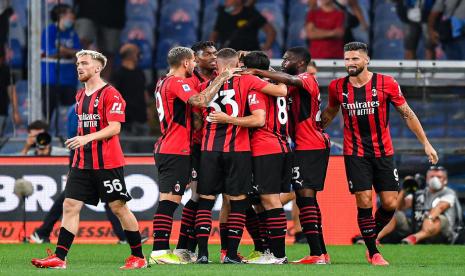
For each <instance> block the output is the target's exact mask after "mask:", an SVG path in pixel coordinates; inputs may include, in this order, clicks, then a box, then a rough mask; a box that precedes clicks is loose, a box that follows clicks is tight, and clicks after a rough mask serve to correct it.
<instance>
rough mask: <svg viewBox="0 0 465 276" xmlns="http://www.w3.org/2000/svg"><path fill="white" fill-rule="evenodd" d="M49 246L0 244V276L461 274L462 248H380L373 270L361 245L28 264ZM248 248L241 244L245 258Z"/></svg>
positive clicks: (95, 251) (122, 254)
mask: <svg viewBox="0 0 465 276" xmlns="http://www.w3.org/2000/svg"><path fill="white" fill-rule="evenodd" d="M47 247H51V248H52V249H54V248H55V246H54V245H34V244H0V275H15V276H19V275H33V274H39V273H40V274H55V275H68V274H72V275H125V274H151V275H163V276H178V275H198V276H204V275H221V276H223V275H235V276H243V275H244V276H252V275H280V276H288V275H321V274H323V275H365V276H371V275H373V274H379V275H381V274H383V275H441V276H446V275H465V246H446V245H418V246H400V245H384V246H382V247H380V251H381V252H382V253H383V256H384V257H385V258H386V259H387V260H388V261H389V262H390V263H391V265H390V266H389V267H372V266H370V265H369V264H368V263H367V262H366V260H365V257H364V255H365V254H364V252H365V247H364V246H362V245H354V246H329V247H328V251H329V253H330V255H331V259H332V264H331V265H319V266H315V265H293V264H288V265H222V264H219V254H218V252H219V247H218V246H217V245H211V246H210V258H211V261H213V263H212V264H210V265H195V264H189V265H154V266H152V267H149V268H147V269H145V270H139V271H119V270H118V267H119V266H120V265H122V264H123V262H124V259H125V258H126V257H127V256H128V254H129V248H128V246H127V245H81V244H75V245H73V246H72V248H71V251H70V253H69V256H68V257H69V258H68V269H66V270H65V271H63V270H52V269H38V268H35V267H34V266H32V265H31V263H30V260H31V258H33V257H44V256H45V255H46V252H45V251H46V248H47ZM251 249H252V247H251V246H241V248H240V251H241V253H242V254H243V255H246V254H248V253H249V252H250V250H251ZM150 250H151V246H150V245H145V246H144V253H145V254H146V255H148V254H150ZM286 250H287V255H288V258H289V260H296V259H298V258H301V257H303V256H304V255H305V254H308V248H307V246H306V245H293V246H288V247H287V248H286Z"/></svg>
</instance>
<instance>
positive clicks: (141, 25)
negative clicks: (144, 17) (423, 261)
mask: <svg viewBox="0 0 465 276" xmlns="http://www.w3.org/2000/svg"><path fill="white" fill-rule="evenodd" d="M130 40H146V41H148V43H149V44H150V45H152V46H153V45H155V37H154V28H153V26H152V25H150V24H149V23H148V22H143V21H128V22H126V26H125V27H124V29H123V31H122V33H121V42H126V41H130Z"/></svg>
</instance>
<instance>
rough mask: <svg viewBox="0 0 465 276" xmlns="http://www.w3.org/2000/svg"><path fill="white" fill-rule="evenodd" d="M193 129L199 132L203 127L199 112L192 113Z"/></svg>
mask: <svg viewBox="0 0 465 276" xmlns="http://www.w3.org/2000/svg"><path fill="white" fill-rule="evenodd" d="M192 119H193V127H194V129H195V130H200V129H201V128H202V126H203V120H202V115H200V113H199V112H192Z"/></svg>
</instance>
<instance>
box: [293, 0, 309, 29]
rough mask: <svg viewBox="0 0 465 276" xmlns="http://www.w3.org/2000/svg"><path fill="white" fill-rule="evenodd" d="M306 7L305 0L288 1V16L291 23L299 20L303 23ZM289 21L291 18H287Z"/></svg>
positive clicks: (306, 2) (306, 11)
mask: <svg viewBox="0 0 465 276" xmlns="http://www.w3.org/2000/svg"><path fill="white" fill-rule="evenodd" d="M308 9H309V7H308V1H307V0H293V1H289V18H292V23H295V22H301V23H302V24H304V23H305V18H306V17H307V13H308ZM289 22H290V23H291V20H289ZM292 23H291V24H292Z"/></svg>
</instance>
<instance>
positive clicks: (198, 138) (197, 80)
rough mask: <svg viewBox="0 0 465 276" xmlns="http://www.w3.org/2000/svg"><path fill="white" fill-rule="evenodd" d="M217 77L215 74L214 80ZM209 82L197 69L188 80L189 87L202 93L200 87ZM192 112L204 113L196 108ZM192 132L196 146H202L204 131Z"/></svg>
mask: <svg viewBox="0 0 465 276" xmlns="http://www.w3.org/2000/svg"><path fill="white" fill-rule="evenodd" d="M216 76H217V74H216V73H214V74H213V76H212V79H214V78H215V77H216ZM209 80H210V79H209V78H208V77H207V76H204V75H202V74H201V73H200V72H199V70H198V69H197V68H195V69H194V74H193V75H192V77H190V78H187V79H186V82H187V83H188V84H189V85H191V87H194V88H195V89H197V90H198V91H201V90H199V88H200V85H201V84H202V83H204V82H206V81H209ZM192 112H194V113H198V114H202V111H201V110H200V109H199V108H196V107H193V108H192ZM192 119H193V118H192ZM192 131H193V132H192V142H193V143H194V144H199V145H200V144H201V143H202V129H199V130H196V129H193V130H192Z"/></svg>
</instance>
